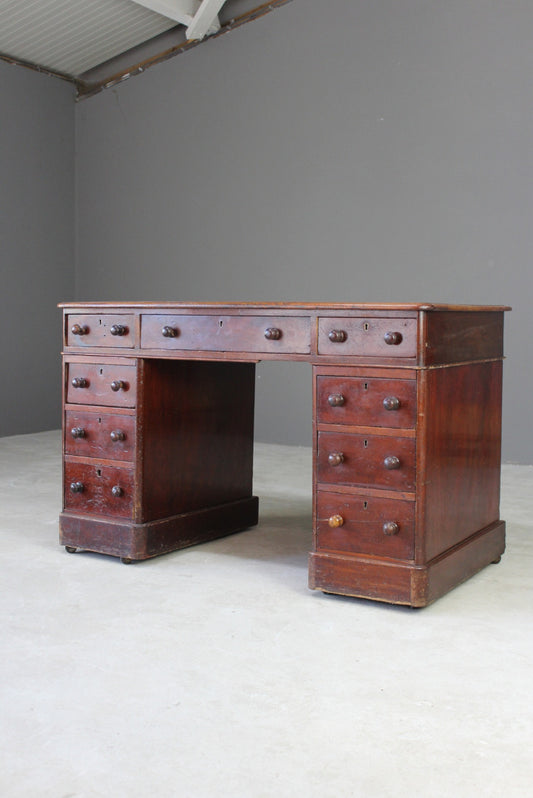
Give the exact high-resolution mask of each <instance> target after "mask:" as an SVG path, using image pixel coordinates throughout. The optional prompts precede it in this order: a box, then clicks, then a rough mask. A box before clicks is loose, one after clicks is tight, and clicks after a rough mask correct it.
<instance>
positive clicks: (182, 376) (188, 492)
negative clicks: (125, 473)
mask: <svg viewBox="0 0 533 798" xmlns="http://www.w3.org/2000/svg"><path fill="white" fill-rule="evenodd" d="M144 367H145V371H144V388H143V393H144V396H143V402H144V414H143V427H142V432H141V435H142V441H143V443H142V455H141V456H142V471H143V478H142V517H141V519H140V520H142V521H151V520H153V519H156V518H164V517H166V516H171V515H176V514H178V513H184V512H190V511H192V510H197V509H199V508H202V507H209V506H213V505H220V504H224V503H226V502H233V501H236V500H238V499H244V498H246V497H249V496H251V492H252V460H253V422H254V415H253V412H254V388H255V366H254V365H253V364H250V363H203V362H191V361H164V360H147V361H145V364H144Z"/></svg>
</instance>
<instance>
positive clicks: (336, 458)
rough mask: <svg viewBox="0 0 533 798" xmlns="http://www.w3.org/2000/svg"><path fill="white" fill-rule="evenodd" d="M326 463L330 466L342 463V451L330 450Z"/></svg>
mask: <svg viewBox="0 0 533 798" xmlns="http://www.w3.org/2000/svg"><path fill="white" fill-rule="evenodd" d="M328 463H329V464H330V466H340V465H341V464H342V463H344V455H343V453H342V452H331V454H328Z"/></svg>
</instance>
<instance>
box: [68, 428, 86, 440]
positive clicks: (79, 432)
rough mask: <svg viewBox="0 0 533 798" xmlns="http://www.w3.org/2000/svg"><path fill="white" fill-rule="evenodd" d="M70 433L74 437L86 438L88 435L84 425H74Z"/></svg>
mask: <svg viewBox="0 0 533 798" xmlns="http://www.w3.org/2000/svg"><path fill="white" fill-rule="evenodd" d="M70 434H71V435H72V437H73V438H85V437H86V433H85V430H84V429H83V427H73V428H72V429H71V430H70Z"/></svg>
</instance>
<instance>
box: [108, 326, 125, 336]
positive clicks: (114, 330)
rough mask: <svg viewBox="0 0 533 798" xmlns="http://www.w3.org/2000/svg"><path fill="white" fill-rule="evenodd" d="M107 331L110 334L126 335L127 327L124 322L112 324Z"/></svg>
mask: <svg viewBox="0 0 533 798" xmlns="http://www.w3.org/2000/svg"><path fill="white" fill-rule="evenodd" d="M109 332H110V333H111V335H118V336H121V335H127V334H128V328H127V327H126V325H125V324H113V326H112V327H111V329H110V330H109Z"/></svg>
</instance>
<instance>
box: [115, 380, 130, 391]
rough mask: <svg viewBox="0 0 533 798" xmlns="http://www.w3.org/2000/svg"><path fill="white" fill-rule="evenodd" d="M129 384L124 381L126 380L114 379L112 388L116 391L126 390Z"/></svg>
mask: <svg viewBox="0 0 533 798" xmlns="http://www.w3.org/2000/svg"><path fill="white" fill-rule="evenodd" d="M127 387H128V386H127V385H126V383H125V382H124V380H113V382H112V383H111V390H112V391H115V393H116V392H117V391H125V390H126V388H127Z"/></svg>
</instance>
